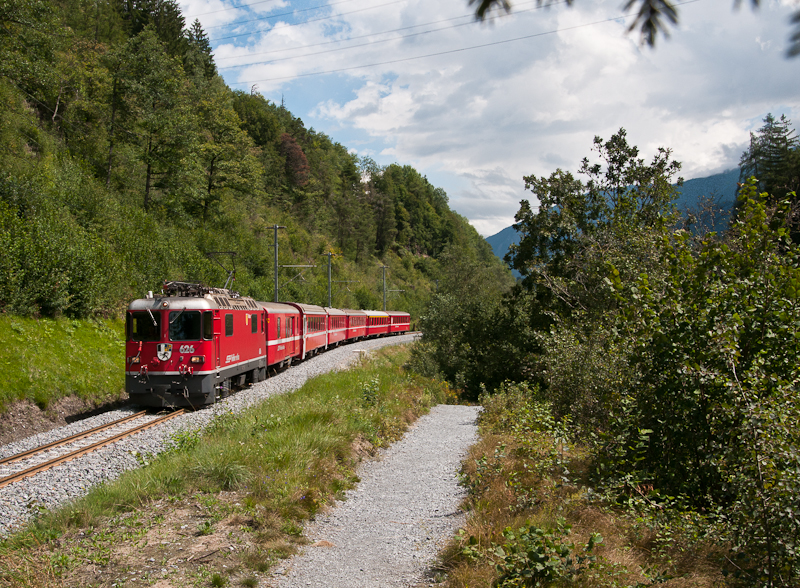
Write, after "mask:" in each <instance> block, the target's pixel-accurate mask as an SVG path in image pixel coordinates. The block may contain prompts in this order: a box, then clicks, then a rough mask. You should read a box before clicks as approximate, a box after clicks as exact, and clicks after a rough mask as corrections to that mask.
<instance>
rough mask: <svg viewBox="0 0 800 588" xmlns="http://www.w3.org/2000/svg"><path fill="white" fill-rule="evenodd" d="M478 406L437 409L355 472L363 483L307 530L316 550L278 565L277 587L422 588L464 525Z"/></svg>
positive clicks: (309, 549) (274, 582)
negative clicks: (467, 461)
mask: <svg viewBox="0 0 800 588" xmlns="http://www.w3.org/2000/svg"><path fill="white" fill-rule="evenodd" d="M478 411H479V408H478V407H473V406H448V405H439V406H436V407H434V408H433V409H431V412H430V414H428V415H425V416H423V417H422V418H420V419H419V420H418V421H417V422H416V423H415V425H414V426H413V427H412V428H411V429H410V430H409V432H408V433H406V435H405V437H404V438H403V439H402V440H401V441H398V442H397V443H395V444H394V445H392V446H391V447H390V448H389V449H387V450H385V451H384V452H382V454H381V456H380V459H379V460H377V461H370V462H367V463H366V464H365V465H364V466H363V467H362V469H361V470H360V471H359V477H360V478H361V482H360V483H359V484H358V486H357V488H356V489H354V490H351V491H349V492H348V493H347V499H346V500H345V501H344V502H343V503H339V504H337V505H336V506H335V508H334V509H333V510H332V512H330V514H328V515H327V516H323V517H319V518H318V519H317V521H315V522H313V523H311V524H310V525H308V526H307V527H306V529H305V535H306V537H308V538H309V539H310V541H312V542H313V543H312V544H311V545H310V546H308V547H306V548H305V550H304V553H303V554H302V555H298V556H295V557H293V558H291V559H290V560H287V561H286V562H284V563H282V564H280V566H279V567H277V568H276V570H275V572H274V573H273V577H272V578H271V579H270V580H269V581H268V582H267V584H266V585H267V586H270V587H275V588H300V587H305V586H313V587H314V588H323V587H330V588H375V587H377V586H381V587H384V586H404V587H409V586H425V585H429V584H430V583H432V582H433V581H434V578H433V577H432V574H433V572H432V568H433V566H434V565H435V561H436V555H437V553H438V551H439V550H440V549H441V548H442V547H443V546H444V544H445V542H446V541H447V540H448V538H450V537H452V535H453V533H454V532H455V530H456V529H458V528H459V527H460V526H463V524H464V514H463V513H462V512H460V511H459V503H460V502H461V500H462V498H463V497H464V489H463V487H461V486H459V483H458V472H459V469H460V464H461V460H462V459H463V457H464V455H465V453H466V451H467V449H468V448H469V446H470V445H472V444H473V443H475V441H476V440H477V427H476V424H475V423H476V419H477V416H478Z"/></svg>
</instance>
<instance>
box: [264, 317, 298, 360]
mask: <svg viewBox="0 0 800 588" xmlns="http://www.w3.org/2000/svg"><path fill="white" fill-rule="evenodd" d="M258 305H259V306H260V307H261V308H263V309H264V312H265V313H266V314H267V365H269V366H273V365H274V366H277V367H279V368H282V367H284V366H285V365H289V364H291V363H292V360H293V358H295V357H298V358H299V357H300V353H301V348H302V334H301V332H300V331H301V329H300V325H301V323H302V321H301V317H300V311H299V310H298V309H297V308H295V307H294V306H293V305H291V304H279V303H275V302H259V303H258Z"/></svg>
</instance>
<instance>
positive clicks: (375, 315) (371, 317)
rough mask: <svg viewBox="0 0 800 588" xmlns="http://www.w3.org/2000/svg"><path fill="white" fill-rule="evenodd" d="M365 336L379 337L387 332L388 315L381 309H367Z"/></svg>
mask: <svg viewBox="0 0 800 588" xmlns="http://www.w3.org/2000/svg"><path fill="white" fill-rule="evenodd" d="M366 313H367V337H381V336H383V335H387V334H388V333H389V315H388V314H386V313H385V312H383V311H382V310H368V311H366Z"/></svg>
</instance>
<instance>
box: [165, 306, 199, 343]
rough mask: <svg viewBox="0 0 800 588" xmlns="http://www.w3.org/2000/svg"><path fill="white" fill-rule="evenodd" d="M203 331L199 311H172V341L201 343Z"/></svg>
mask: <svg viewBox="0 0 800 588" xmlns="http://www.w3.org/2000/svg"><path fill="white" fill-rule="evenodd" d="M201 330H202V329H201V328H200V311H199V310H173V311H170V313H169V339H170V341H200V333H201Z"/></svg>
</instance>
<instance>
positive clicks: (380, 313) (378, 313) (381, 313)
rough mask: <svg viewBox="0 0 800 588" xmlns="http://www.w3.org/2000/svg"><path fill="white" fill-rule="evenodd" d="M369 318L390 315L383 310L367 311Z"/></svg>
mask: <svg viewBox="0 0 800 588" xmlns="http://www.w3.org/2000/svg"><path fill="white" fill-rule="evenodd" d="M364 312H366V313H367V316H389V313H387V312H385V311H383V310H365V311H364Z"/></svg>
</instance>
